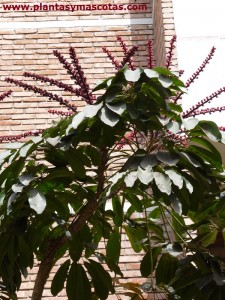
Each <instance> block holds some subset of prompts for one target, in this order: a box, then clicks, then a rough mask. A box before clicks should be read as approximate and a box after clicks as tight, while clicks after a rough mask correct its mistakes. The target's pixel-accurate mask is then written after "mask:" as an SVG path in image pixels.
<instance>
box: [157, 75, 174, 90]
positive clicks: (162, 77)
mask: <svg viewBox="0 0 225 300" xmlns="http://www.w3.org/2000/svg"><path fill="white" fill-rule="evenodd" d="M158 80H159V82H160V83H161V85H162V86H163V87H164V88H168V87H170V86H171V84H172V83H173V81H172V79H171V78H170V77H168V76H165V75H159V77H158Z"/></svg>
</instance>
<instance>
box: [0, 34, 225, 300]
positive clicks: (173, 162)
mask: <svg viewBox="0 0 225 300" xmlns="http://www.w3.org/2000/svg"><path fill="white" fill-rule="evenodd" d="M119 41H120V44H121V46H122V49H123V51H124V59H123V60H122V62H121V63H119V62H117V61H116V59H115V58H114V57H113V55H112V54H111V53H110V52H109V51H108V50H107V49H104V52H106V53H107V55H108V57H109V58H110V59H111V61H112V62H113V64H114V65H115V67H116V69H117V72H116V73H115V75H114V76H112V77H110V78H107V79H106V80H105V81H103V82H102V83H101V84H99V85H98V86H96V87H95V88H94V89H93V90H92V91H90V88H89V86H88V84H87V82H86V79H85V77H84V74H83V71H82V69H81V67H80V65H79V62H78V60H77V57H76V53H75V50H74V49H73V48H70V58H71V63H69V62H68V61H67V60H66V59H65V58H64V57H63V55H62V54H61V53H60V52H58V51H55V52H54V54H55V55H56V56H57V57H58V59H59V61H60V62H61V63H62V64H63V66H64V68H65V69H66V70H67V72H68V73H69V74H70V76H71V77H72V78H73V79H74V81H75V83H76V84H77V85H78V88H74V87H71V86H69V85H66V84H63V83H61V82H59V81H56V80H54V79H49V78H47V77H43V76H40V75H36V74H33V73H26V74H25V76H26V77H31V78H33V79H35V80H42V81H44V82H46V83H49V84H51V85H57V86H59V87H61V88H63V89H64V90H66V91H70V92H71V93H74V94H75V95H77V96H81V97H82V98H83V99H85V100H86V102H87V105H86V106H84V108H83V109H82V110H81V111H80V112H76V108H75V106H74V105H73V104H71V103H69V102H68V101H65V100H64V99H62V98H61V97H59V96H57V95H55V94H51V93H50V92H48V91H46V90H43V89H40V88H38V87H36V86H32V85H28V84H27V83H24V82H22V81H17V80H15V79H12V78H6V81H8V82H10V83H13V84H16V85H18V86H22V87H23V88H24V89H26V90H33V91H34V92H35V93H39V94H41V95H45V96H47V97H49V98H50V99H51V100H56V101H58V102H59V103H60V104H62V105H64V106H66V108H67V109H68V110H69V111H68V112H65V111H60V112H59V111H54V112H53V113H58V114H59V115H62V116H64V117H63V118H62V119H61V120H60V121H59V122H57V123H55V124H54V125H53V126H51V127H50V128H48V129H46V130H45V131H44V132H42V133H41V132H40V131H36V132H28V133H25V134H21V135H20V136H9V137H1V140H2V141H3V140H18V139H21V138H22V137H26V136H28V135H32V134H33V135H38V136H35V137H30V139H29V140H27V141H26V142H24V143H22V144H21V143H12V144H11V146H9V145H8V146H7V147H8V149H7V150H6V151H4V152H2V153H1V154H0V162H1V173H0V186H1V194H0V199H1V206H0V213H1V223H0V242H1V244H2V245H5V246H4V247H2V248H1V249H0V277H1V281H2V282H1V297H2V299H6V298H11V299H16V292H17V291H18V290H19V289H20V285H21V280H22V276H26V275H27V269H29V268H32V267H33V264H34V259H37V260H38V261H39V270H38V273H37V277H36V280H35V285H34V289H33V295H32V299H33V300H39V299H41V298H42V293H43V290H44V287H45V283H46V281H47V279H48V277H49V273H50V271H51V269H52V267H53V266H54V265H55V264H56V262H57V261H58V260H59V259H60V258H62V257H63V256H64V254H65V253H67V254H68V256H67V258H66V260H65V262H64V263H63V264H62V265H61V266H60V267H59V269H58V271H57V273H56V275H55V277H54V278H53V280H52V284H51V292H52V295H53V296H56V295H57V294H58V293H59V292H60V291H61V290H62V289H63V287H64V286H65V287H66V292H67V297H68V299H69V300H70V299H77V300H78V299H79V300H81V299H84V300H87V299H93V300H94V299H101V300H104V299H107V298H108V297H109V295H110V294H117V287H118V286H120V287H121V286H122V287H123V288H124V293H125V295H127V296H129V297H130V299H137V300H138V299H146V297H147V296H146V294H148V293H149V294H151V293H152V294H153V295H154V294H155V295H156V294H160V293H164V294H165V295H166V297H167V298H168V299H182V300H185V299H187V300H188V299H196V300H201V299H224V295H225V291H224V282H225V281H224V280H225V277H224V271H223V260H224V257H223V256H221V255H217V253H215V252H214V251H212V247H211V246H212V244H213V243H214V242H215V240H216V238H217V237H221V236H223V230H224V218H223V215H224V198H225V194H224V180H225V178H224V173H223V172H224V169H223V165H222V159H221V155H220V153H219V152H218V150H217V149H216V148H215V146H214V145H213V144H212V143H211V141H213V142H221V141H222V133H221V129H222V128H218V126H217V125H216V124H215V123H213V122H211V121H204V120H201V121H200V120H198V119H197V118H196V115H198V113H199V112H200V111H201V110H202V111H201V112H202V113H207V111H205V110H204V108H202V106H203V105H204V104H205V103H207V101H210V100H212V98H214V97H216V96H217V95H218V94H220V93H221V92H223V89H222V90H221V91H218V92H217V93H215V94H213V95H211V96H210V97H211V99H210V100H209V98H210V97H209V98H207V99H206V100H205V101H204V100H202V101H201V102H199V103H198V104H197V105H196V106H194V107H192V108H191V109H190V110H188V111H187V112H183V110H182V106H181V105H180V104H179V103H178V100H179V99H180V97H181V96H182V94H183V93H185V92H186V88H187V87H188V86H189V85H190V84H191V83H192V82H193V81H194V80H195V78H196V77H197V76H198V75H199V73H200V72H201V71H202V70H203V69H204V67H205V65H206V64H207V63H208V61H209V60H210V59H211V57H212V55H213V53H214V51H215V49H214V48H213V49H212V51H211V52H210V54H209V56H208V57H207V59H206V60H205V61H204V63H203V65H202V66H201V67H200V68H199V69H198V71H197V73H195V74H194V75H193V76H192V77H191V78H190V80H189V81H188V82H187V84H186V85H185V84H184V83H183V82H182V81H181V80H180V78H179V75H177V74H175V73H174V72H172V71H170V64H171V59H172V49H173V45H174V42H175V39H173V40H172V42H171V50H170V52H169V54H168V57H167V63H166V68H163V67H154V64H153V57H152V46H151V42H149V66H148V68H146V69H143V68H135V66H134V64H133V62H132V59H131V58H132V56H133V54H134V52H135V51H136V50H137V47H136V46H134V47H133V48H131V49H130V50H128V49H127V47H126V44H125V43H124V41H123V40H122V39H121V38H119ZM95 93H97V94H101V96H98V97H97V98H96V97H95V96H94V94H95ZM9 94H10V92H8V93H5V94H3V95H2V99H1V100H3V98H5V97H7V96H9ZM221 110H223V108H221ZM40 133H41V134H40ZM109 204H110V205H109ZM125 204H126V207H128V209H125ZM137 214H138V216H137ZM140 215H141V217H140ZM187 219H188V220H192V222H191V223H190V222H188V223H187V222H186V220H187ZM122 232H125V233H126V235H127V236H128V238H129V241H130V243H131V246H132V248H133V250H134V252H137V253H139V252H141V251H143V258H142V261H141V262H140V273H141V275H142V277H143V278H146V280H144V283H143V284H142V285H138V284H132V283H131V284H122V283H120V278H122V277H123V274H122V272H121V270H120V264H119V261H120V252H121V243H122V240H121V235H122ZM102 239H103V240H104V245H105V251H102V250H99V243H100V241H101V240H102ZM103 264H104V266H107V268H108V269H109V271H107V269H105V268H103ZM144 295H145V296H144ZM118 297H119V296H118Z"/></svg>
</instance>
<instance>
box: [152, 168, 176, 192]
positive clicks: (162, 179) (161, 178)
mask: <svg viewBox="0 0 225 300" xmlns="http://www.w3.org/2000/svg"><path fill="white" fill-rule="evenodd" d="M153 176H154V180H155V183H156V185H157V187H158V189H159V190H160V192H162V193H166V194H167V195H170V194H171V184H172V183H171V180H170V179H169V177H168V176H166V175H164V174H162V173H160V172H154V173H153Z"/></svg>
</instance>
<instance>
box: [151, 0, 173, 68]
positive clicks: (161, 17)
mask: <svg viewBox="0 0 225 300" xmlns="http://www.w3.org/2000/svg"><path fill="white" fill-rule="evenodd" d="M153 27H154V41H155V43H154V44H155V57H156V64H157V65H160V66H163V65H165V61H166V53H167V50H168V48H169V43H170V41H171V38H172V37H173V35H174V34H175V25H174V16H173V2H172V0H154V1H153ZM172 66H173V69H177V55H176V51H175V56H174V59H173V62H172Z"/></svg>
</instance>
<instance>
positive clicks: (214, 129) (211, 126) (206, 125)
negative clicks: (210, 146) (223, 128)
mask: <svg viewBox="0 0 225 300" xmlns="http://www.w3.org/2000/svg"><path fill="white" fill-rule="evenodd" d="M198 125H199V126H200V127H201V129H202V130H203V132H204V133H205V134H206V135H207V136H208V138H210V140H212V141H214V142H218V141H220V140H221V138H222V135H221V132H220V131H219V129H218V126H217V125H216V123H214V122H212V121H200V122H199V124H198Z"/></svg>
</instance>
